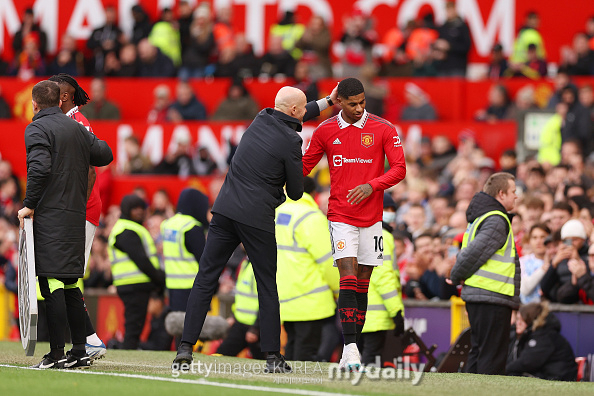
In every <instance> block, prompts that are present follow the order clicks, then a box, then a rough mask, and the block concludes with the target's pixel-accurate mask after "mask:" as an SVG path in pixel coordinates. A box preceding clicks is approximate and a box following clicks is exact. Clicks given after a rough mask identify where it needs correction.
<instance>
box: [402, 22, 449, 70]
mask: <svg viewBox="0 0 594 396" xmlns="http://www.w3.org/2000/svg"><path fill="white" fill-rule="evenodd" d="M438 36H439V34H438V33H437V31H436V30H435V25H434V23H433V14H427V15H425V16H424V17H423V19H422V21H421V24H420V25H417V24H415V25H414V27H413V28H412V32H411V33H410V36H409V37H408V40H407V41H406V55H407V56H408V58H409V59H410V60H411V61H412V63H413V68H414V69H415V71H413V75H415V73H416V74H420V75H428V74H429V75H436V74H433V73H437V70H435V69H433V70H432V71H430V72H427V71H419V69H422V68H423V67H424V65H426V64H430V63H431V61H432V54H431V53H432V51H433V43H434V42H435V40H437V38H438ZM442 41H445V40H442ZM448 46H449V43H448ZM441 50H446V48H442V47H441V46H440V47H438V51H441Z"/></svg>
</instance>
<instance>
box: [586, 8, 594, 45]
mask: <svg viewBox="0 0 594 396" xmlns="http://www.w3.org/2000/svg"><path fill="white" fill-rule="evenodd" d="M586 35H587V36H588V45H589V46H590V49H593V50H594V40H593V39H594V16H591V17H589V18H588V19H587V20H586Z"/></svg>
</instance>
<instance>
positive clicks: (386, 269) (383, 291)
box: [362, 230, 404, 333]
mask: <svg viewBox="0 0 594 396" xmlns="http://www.w3.org/2000/svg"><path fill="white" fill-rule="evenodd" d="M382 236H383V245H384V252H383V255H384V261H383V263H382V265H380V266H378V267H375V268H374V269H373V272H372V273H371V279H370V280H369V294H368V301H367V315H366V318H365V326H363V331H362V332H363V333H373V332H376V331H382V330H392V329H393V328H394V327H395V325H394V321H393V320H392V318H393V317H395V316H396V313H397V312H398V311H400V310H402V315H403V316H404V304H402V294H401V293H402V292H401V287H400V275H399V274H398V273H397V271H395V270H394V268H393V265H394V264H393V261H394V237H393V236H392V234H390V232H388V231H387V230H382Z"/></svg>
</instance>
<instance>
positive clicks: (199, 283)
mask: <svg viewBox="0 0 594 396" xmlns="http://www.w3.org/2000/svg"><path fill="white" fill-rule="evenodd" d="M254 199H257V198H254ZM239 243H243V247H244V248H245V251H246V252H247V255H248V257H249V258H250V260H251V262H252V265H253V267H254V275H255V276H256V283H257V285H258V302H259V304H260V340H261V341H260V344H261V348H262V351H264V352H276V351H279V350H280V312H279V302H278V292H277V290H276V237H275V235H274V233H272V232H266V231H263V230H260V229H258V228H254V227H250V226H248V225H245V224H242V223H238V222H236V221H233V220H231V219H229V218H228V217H225V216H222V215H220V214H217V213H215V214H214V215H213V217H212V220H211V222H210V227H209V229H208V238H207V239H206V246H205V247H204V252H203V253H202V257H201V258H200V271H198V275H196V279H195V280H194V286H193V287H192V292H191V293H190V298H189V299H188V305H187V307H186V320H185V322H184V333H183V335H182V341H183V342H188V343H190V344H195V343H196V342H197V341H198V336H199V335H200V331H201V330H202V326H203V325H204V319H205V318H206V313H207V312H208V310H209V309H210V302H211V300H212V296H213V294H214V292H215V290H216V288H217V285H218V282H219V277H220V276H221V273H222V272H223V269H224V268H225V265H226V263H227V261H228V260H229V257H231V255H232V254H233V251H234V250H235V248H236V247H237V246H238V245H239Z"/></svg>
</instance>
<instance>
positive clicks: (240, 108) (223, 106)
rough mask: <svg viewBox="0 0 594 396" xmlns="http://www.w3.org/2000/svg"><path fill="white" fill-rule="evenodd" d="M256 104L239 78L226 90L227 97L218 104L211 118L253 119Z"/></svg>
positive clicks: (217, 119)
mask: <svg viewBox="0 0 594 396" xmlns="http://www.w3.org/2000/svg"><path fill="white" fill-rule="evenodd" d="M258 110H259V107H258V104H257V103H256V102H255V101H254V99H253V98H252V97H251V95H250V94H249V93H248V91H247V90H246V89H245V86H244V85H243V83H242V82H241V80H235V81H234V82H233V84H231V86H230V87H229V90H228V91H227V97H226V98H225V99H224V100H223V101H222V102H221V103H220V104H219V107H217V110H216V111H215V113H214V115H213V116H212V120H215V121H224V120H245V121H249V120H253V119H254V117H255V116H256V114H258Z"/></svg>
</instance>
